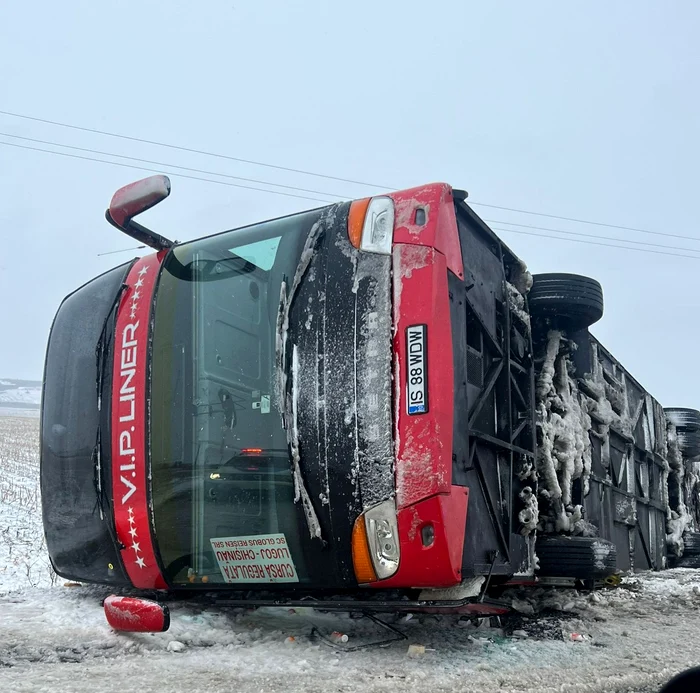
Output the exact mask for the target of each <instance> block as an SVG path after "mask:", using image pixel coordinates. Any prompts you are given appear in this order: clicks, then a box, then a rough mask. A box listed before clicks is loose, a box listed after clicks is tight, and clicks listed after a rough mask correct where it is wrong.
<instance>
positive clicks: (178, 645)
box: [167, 640, 187, 652]
mask: <svg viewBox="0 0 700 693" xmlns="http://www.w3.org/2000/svg"><path fill="white" fill-rule="evenodd" d="M186 649H187V648H186V647H185V644H184V643H182V642H180V641H179V640H171V641H170V642H169V643H168V647H167V650H168V652H184V651H185V650H186Z"/></svg>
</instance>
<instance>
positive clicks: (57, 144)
mask: <svg viewBox="0 0 700 693" xmlns="http://www.w3.org/2000/svg"><path fill="white" fill-rule="evenodd" d="M0 135H1V136H3V137H13V138H14V139H18V140H25V141H27V142H35V143H37V144H47V145H49V146H51V147H64V148H65V149H73V150H75V151H78V152H88V153H90V154H99V155H100V156H114V157H117V158H118V159H128V160H129V161H139V162H141V163H142V164H155V165H156V166H170V167H171V168H179V169H181V170H182V171H191V172H192V173H203V174H205V175H207V176H221V177H223V178H231V179H232V180H243V181H247V182H248V183H257V184H259V185H272V186H274V187H277V188H286V189H287V190H298V191H299V192H307V193H312V194H314V195H328V196H329V197H332V198H334V199H336V200H338V199H345V198H346V196H345V195H336V194H335V193H327V192H323V191H322V190H309V189H308V188H299V187H297V186H295V185H283V184H282V183H270V182H269V181H266V180H256V179H255V178H245V177H243V176H232V175H229V174H228V173H217V172H216V171H204V170H202V169H200V168H190V167H189V166H179V165H178V164H167V163H164V162H162V161H152V160H151V159H141V158H139V157H137V156H127V155H126V154H114V153H113V152H102V151H100V150H99V149H90V148H89V147H76V146H74V145H72V144H61V143H60V142H52V141H50V140H38V139H35V138H33V137H24V136H23V135H11V134H10V133H8V132H0Z"/></svg>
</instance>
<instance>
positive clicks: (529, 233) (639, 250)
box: [493, 228, 700, 260]
mask: <svg viewBox="0 0 700 693" xmlns="http://www.w3.org/2000/svg"><path fill="white" fill-rule="evenodd" d="M493 230H494V231H500V232H501V233H503V232H505V233H517V234H518V235H520V236H538V237H539V238H549V239H551V240H555V241H568V242H570V243H584V244H587V245H602V246H603V247H605V248H620V249H622V250H634V251H635V252H637V253H653V254H654V255H670V256H671V257H682V258H685V259H686V260H700V257H698V256H697V255H679V254H678V253H666V252H664V251H663V250H651V249H648V248H631V247H630V246H628V245H613V244H611V243H598V242H597V241H587V240H581V239H578V238H560V237H559V236H549V235H547V234H544V233H533V232H532V231H516V230H515V229H497V228H494V229H493Z"/></svg>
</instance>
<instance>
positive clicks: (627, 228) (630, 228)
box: [469, 201, 700, 241]
mask: <svg viewBox="0 0 700 693" xmlns="http://www.w3.org/2000/svg"><path fill="white" fill-rule="evenodd" d="M469 204H470V205H479V206H480V207H491V208H492V209H503V210H505V211H507V212H518V214H533V215H535V216H538V217H548V218H549V219H561V220H562V221H575V222H576V223H578V224H591V225H593V226H605V227H607V228H609V229H622V230H623V231H636V232H637V233H651V234H653V235H654V236H673V234H669V233H661V232H660V231H649V230H647V229H639V228H636V227H634V226H618V225H617V224H605V223H603V222H602V221H589V220H587V219H576V218H574V217H560V216H558V215H556V214H545V213H544V212H533V211H531V210H527V209H515V208H513V207H499V206H498V205H487V204H486V203H485V202H472V201H469ZM674 238H689V236H674ZM690 240H693V241H697V240H700V239H698V238H691V239H690Z"/></svg>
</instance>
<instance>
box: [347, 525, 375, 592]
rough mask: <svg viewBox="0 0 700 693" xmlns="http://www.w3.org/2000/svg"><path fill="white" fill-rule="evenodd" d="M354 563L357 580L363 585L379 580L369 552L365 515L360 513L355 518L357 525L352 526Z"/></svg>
mask: <svg viewBox="0 0 700 693" xmlns="http://www.w3.org/2000/svg"><path fill="white" fill-rule="evenodd" d="M352 565H353V568H354V569H355V577H356V578H357V582H359V583H360V584H361V585H364V584H366V583H368V582H376V581H377V573H376V572H375V570H374V566H373V565H372V557H371V556H370V553H369V543H368V541H367V530H366V528H365V517H364V515H360V517H358V518H357V520H355V525H354V527H353V528H352Z"/></svg>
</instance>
